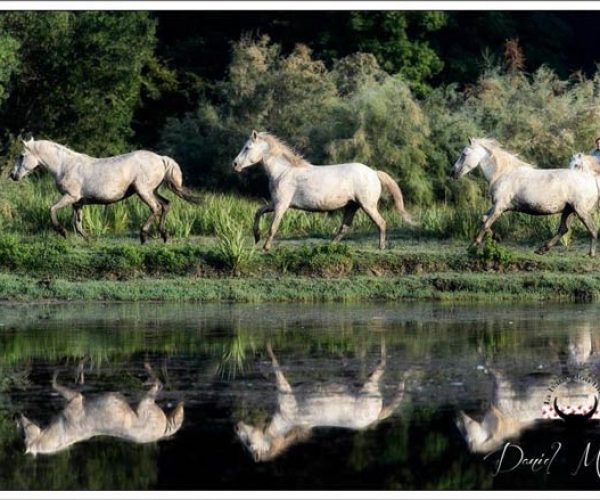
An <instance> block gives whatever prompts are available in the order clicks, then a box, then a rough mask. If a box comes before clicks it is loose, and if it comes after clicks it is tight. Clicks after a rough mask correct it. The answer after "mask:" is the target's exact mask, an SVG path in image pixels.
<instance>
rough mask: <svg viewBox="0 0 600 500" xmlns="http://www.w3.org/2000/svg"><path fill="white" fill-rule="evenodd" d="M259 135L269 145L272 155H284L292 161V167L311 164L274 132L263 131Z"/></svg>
mask: <svg viewBox="0 0 600 500" xmlns="http://www.w3.org/2000/svg"><path fill="white" fill-rule="evenodd" d="M259 137H260V138H261V139H263V140H264V141H265V142H266V143H267V144H268V145H269V149H270V150H271V154H272V155H276V156H282V157H283V158H285V159H286V160H287V161H288V162H289V163H290V165H291V166H292V167H308V166H310V163H308V162H307V161H306V160H305V159H304V158H303V157H302V155H301V154H299V153H298V152H296V151H294V149H293V148H292V147H291V146H288V145H287V144H286V143H285V142H284V141H282V140H281V139H279V138H278V137H275V136H274V135H273V134H270V133H268V132H261V133H260V134H259Z"/></svg>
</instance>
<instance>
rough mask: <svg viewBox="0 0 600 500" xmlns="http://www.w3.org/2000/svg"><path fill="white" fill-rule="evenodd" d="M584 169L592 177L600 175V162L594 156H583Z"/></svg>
mask: <svg viewBox="0 0 600 500" xmlns="http://www.w3.org/2000/svg"><path fill="white" fill-rule="evenodd" d="M583 158H584V159H585V164H586V167H587V168H588V169H589V170H591V171H592V173H593V174H594V175H600V160H599V159H598V158H597V157H596V156H594V155H586V154H583Z"/></svg>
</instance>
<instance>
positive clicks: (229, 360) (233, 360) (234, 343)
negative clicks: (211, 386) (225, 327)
mask: <svg viewBox="0 0 600 500" xmlns="http://www.w3.org/2000/svg"><path fill="white" fill-rule="evenodd" d="M249 352H250V353H251V354H252V356H253V355H254V353H255V352H256V346H255V342H254V338H253V337H252V334H251V333H250V332H249V331H248V330H246V329H243V328H236V330H235V332H234V334H233V336H232V337H230V338H228V339H227V341H226V342H224V343H223V345H222V354H221V359H220V361H219V366H218V368H217V373H218V375H219V376H220V377H221V378H224V379H228V380H232V379H235V378H236V376H238V375H243V374H244V371H245V369H246V365H247V364H248V363H247V360H248V353H249Z"/></svg>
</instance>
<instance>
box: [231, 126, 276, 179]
mask: <svg viewBox="0 0 600 500" xmlns="http://www.w3.org/2000/svg"><path fill="white" fill-rule="evenodd" d="M261 135H262V134H260V133H258V132H257V131H256V130H253V131H252V133H251V134H250V138H249V139H248V140H247V141H246V143H245V144H244V146H243V147H242V149H241V151H240V152H239V153H238V155H237V156H236V157H235V159H234V160H233V162H232V164H231V166H232V167H233V170H235V171H236V172H238V173H239V172H241V171H242V170H244V169H245V168H248V167H251V166H252V165H256V164H257V163H259V162H260V161H261V160H262V159H263V156H264V154H265V152H266V150H267V149H268V147H269V146H268V144H267V142H266V141H264V140H262V139H261Z"/></svg>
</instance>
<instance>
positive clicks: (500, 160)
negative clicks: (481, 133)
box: [473, 137, 536, 170]
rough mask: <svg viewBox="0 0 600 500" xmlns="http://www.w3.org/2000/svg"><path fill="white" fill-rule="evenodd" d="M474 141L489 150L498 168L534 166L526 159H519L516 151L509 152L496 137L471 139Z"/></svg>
mask: <svg viewBox="0 0 600 500" xmlns="http://www.w3.org/2000/svg"><path fill="white" fill-rule="evenodd" d="M473 140H474V141H475V142H476V143H479V144H481V145H482V146H483V147H484V148H485V149H487V150H488V151H490V153H491V156H492V158H493V159H494V160H495V162H496V166H497V168H498V169H499V170H504V169H507V168H514V167H530V168H536V167H535V166H534V165H532V164H531V163H527V162H526V161H523V160H521V158H519V155H518V154H516V153H511V152H510V151H507V150H506V149H504V147H503V146H502V144H500V143H499V142H498V141H497V140H496V139H490V138H486V137H483V138H480V139H473Z"/></svg>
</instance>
